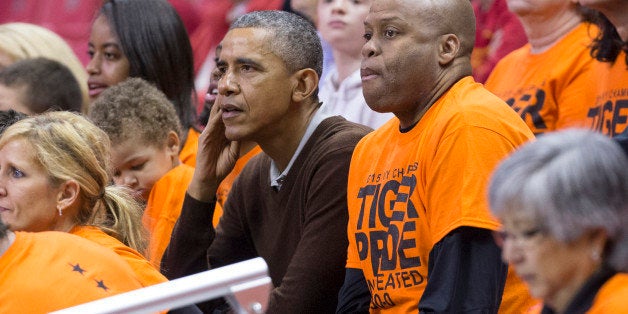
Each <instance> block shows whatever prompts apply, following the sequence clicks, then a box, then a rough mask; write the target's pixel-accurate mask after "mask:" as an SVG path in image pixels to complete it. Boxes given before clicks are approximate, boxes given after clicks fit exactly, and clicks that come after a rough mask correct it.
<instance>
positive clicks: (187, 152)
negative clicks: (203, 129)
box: [179, 128, 201, 167]
mask: <svg viewBox="0 0 628 314" xmlns="http://www.w3.org/2000/svg"><path fill="white" fill-rule="evenodd" d="M200 135H201V133H200V132H198V131H196V130H194V129H193V128H190V130H188V137H187V139H186V140H185V144H183V147H182V148H181V151H180V152H179V160H181V162H182V163H184V164H186V165H188V166H190V167H196V153H197V151H198V137H199V136H200Z"/></svg>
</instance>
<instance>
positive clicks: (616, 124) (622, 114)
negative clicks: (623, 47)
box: [588, 51, 628, 136]
mask: <svg viewBox="0 0 628 314" xmlns="http://www.w3.org/2000/svg"><path fill="white" fill-rule="evenodd" d="M625 60H626V52H625V51H622V52H621V53H620V54H619V56H617V59H616V60H615V63H613V64H611V63H609V62H596V63H595V65H594V68H595V69H594V71H595V77H596V82H597V84H596V94H595V95H596V97H595V106H594V107H591V108H590V109H589V113H588V117H589V119H590V120H589V121H590V125H591V128H592V129H594V130H596V131H598V132H601V133H602V134H605V135H609V136H615V135H618V134H620V133H622V132H623V131H624V130H625V129H626V125H628V66H627V65H626V61H625Z"/></svg>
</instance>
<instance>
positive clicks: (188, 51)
mask: <svg viewBox="0 0 628 314" xmlns="http://www.w3.org/2000/svg"><path fill="white" fill-rule="evenodd" d="M99 15H103V16H104V17H105V18H106V19H107V21H108V22H109V24H110V25H111V27H112V29H113V30H114V32H115V33H116V35H117V37H118V40H119V41H120V45H121V46H122V50H123V51H124V54H125V55H126V57H127V59H128V60H129V65H130V69H129V76H130V77H140V78H142V79H144V80H146V81H149V82H151V83H153V84H155V85H156V86H157V87H158V88H159V89H160V90H161V91H162V92H163V93H164V94H166V96H167V97H168V99H169V100H170V101H171V102H172V103H173V104H174V107H175V109H176V111H177V114H178V116H179V119H180V121H181V126H182V128H183V129H184V130H187V129H189V128H190V127H195V122H196V109H195V104H196V100H195V98H196V93H195V91H194V61H193V55H192V46H191V45H190V39H189V37H188V33H187V31H186V29H185V26H184V24H183V22H182V20H181V18H180V17H179V14H177V12H176V11H175V9H174V8H173V7H172V6H171V5H170V4H169V3H168V2H167V1H166V0H109V1H107V2H105V4H103V6H102V7H101V9H100V11H99ZM184 134H187V131H185V132H184Z"/></svg>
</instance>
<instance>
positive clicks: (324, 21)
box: [316, 0, 393, 129]
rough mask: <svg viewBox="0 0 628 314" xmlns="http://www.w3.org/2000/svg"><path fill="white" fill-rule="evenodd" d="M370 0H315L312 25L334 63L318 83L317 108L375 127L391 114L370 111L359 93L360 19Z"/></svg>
mask: <svg viewBox="0 0 628 314" xmlns="http://www.w3.org/2000/svg"><path fill="white" fill-rule="evenodd" d="M370 7H371V0H365V1H358V2H354V1H349V0H319V1H318V10H317V19H318V22H317V24H316V26H317V29H318V31H319V32H320V35H321V37H322V38H323V39H324V40H325V41H326V42H328V43H329V45H330V46H331V49H332V54H333V56H334V65H333V66H332V68H331V71H330V72H329V74H328V75H325V80H321V82H320V83H319V88H320V92H319V94H318V97H319V100H320V101H321V102H322V103H323V105H322V106H321V110H322V111H323V112H325V113H327V114H329V115H341V116H343V117H344V118H345V119H347V120H349V121H351V122H356V123H360V124H363V125H366V126H369V127H371V128H374V129H376V128H378V127H380V126H381V125H382V124H384V122H386V121H388V120H389V119H390V118H392V117H393V114H392V113H379V112H375V111H373V110H371V108H369V107H368V106H367V104H366V100H364V96H363V95H362V79H361V77H360V62H361V60H362V54H361V51H362V46H363V45H364V38H363V36H364V19H365V18H366V15H367V14H368V13H369V8H370Z"/></svg>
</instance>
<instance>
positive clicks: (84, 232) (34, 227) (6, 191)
mask: <svg viewBox="0 0 628 314" xmlns="http://www.w3.org/2000/svg"><path fill="white" fill-rule="evenodd" d="M109 151H110V143H109V139H108V137H107V135H106V134H105V133H104V132H103V131H101V130H100V129H98V128H97V127H96V126H95V125H94V124H92V123H91V122H89V121H88V120H87V119H86V118H84V117H82V116H80V115H78V114H74V113H70V112H64V111H59V112H49V113H45V114H42V115H38V116H33V117H31V118H26V119H23V120H20V121H18V122H16V123H15V124H13V125H12V126H10V127H8V128H7V129H6V130H5V131H4V133H3V134H2V136H1V137H0V218H1V219H2V220H3V221H4V222H5V223H6V224H7V225H8V226H9V228H10V229H11V230H13V231H31V232H39V231H63V232H69V233H72V234H75V235H78V236H81V237H83V238H87V239H89V240H92V241H94V242H97V243H99V244H101V245H103V246H106V247H109V248H111V249H112V250H114V251H115V252H116V253H118V255H120V256H122V257H123V258H124V259H125V260H126V261H127V262H128V263H129V264H130V265H131V267H132V268H133V270H135V272H136V274H137V275H138V278H139V279H140V281H141V282H142V284H143V285H144V286H148V285H151V284H155V283H159V282H163V281H166V279H165V277H163V276H162V275H161V274H160V273H159V272H158V271H157V270H156V269H155V268H154V267H152V266H151V265H150V263H149V262H148V261H147V260H146V259H145V258H144V256H142V255H141V254H140V252H144V251H145V249H146V240H145V238H144V237H145V235H144V231H143V229H142V225H141V221H140V219H141V215H142V211H141V207H140V206H139V204H137V203H136V202H135V201H134V199H133V197H132V196H131V195H130V194H129V192H128V190H126V189H125V188H122V187H116V186H113V185H111V184H110V182H111V174H110V169H111V167H110V164H109V163H110V152H109Z"/></svg>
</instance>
